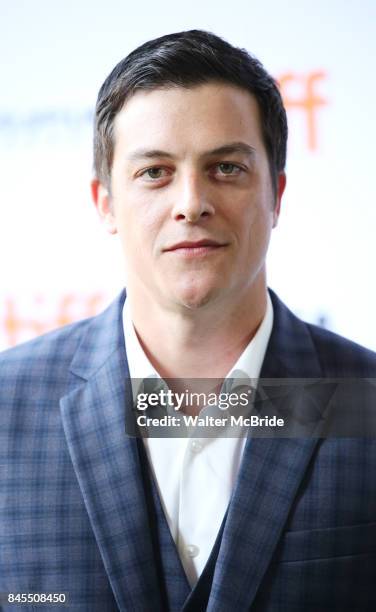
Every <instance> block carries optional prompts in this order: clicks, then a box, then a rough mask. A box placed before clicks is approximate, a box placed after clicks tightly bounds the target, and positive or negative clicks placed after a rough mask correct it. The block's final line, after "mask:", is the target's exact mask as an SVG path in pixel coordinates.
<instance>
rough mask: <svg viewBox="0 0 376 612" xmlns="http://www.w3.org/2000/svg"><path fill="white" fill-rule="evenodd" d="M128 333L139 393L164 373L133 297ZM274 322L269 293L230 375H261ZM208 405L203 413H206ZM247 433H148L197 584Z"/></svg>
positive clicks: (179, 542)
mask: <svg viewBox="0 0 376 612" xmlns="http://www.w3.org/2000/svg"><path fill="white" fill-rule="evenodd" d="M123 325H124V337H125V345H126V351H127V358H128V367H129V373H130V376H131V378H132V390H133V394H134V397H135V396H136V395H137V391H138V388H136V386H137V382H138V381H136V380H133V379H145V378H150V377H155V378H158V379H159V378H160V376H159V374H158V372H156V370H155V369H154V367H153V366H152V364H151V363H150V361H149V360H148V358H147V357H146V355H145V353H144V351H143V349H142V347H141V344H140V342H139V340H138V337H137V335H136V333H135V329H134V327H133V323H132V314H131V312H130V306H129V302H128V300H126V301H125V304H124V309H123ZM272 326H273V306H272V302H271V299H270V297H269V294H268V295H267V307H266V313H265V316H264V319H263V321H262V323H261V325H260V326H259V328H258V330H257V332H256V334H255V336H254V337H253V338H252V340H251V341H250V343H249V344H248V346H247V347H246V348H245V350H244V351H243V353H242V354H241V355H240V357H239V359H238V361H237V362H236V364H235V365H234V367H233V368H231V370H230V372H229V373H228V374H227V376H226V378H232V377H238V376H239V371H240V373H243V377H244V375H246V376H247V377H249V378H251V379H255V378H258V377H259V375H260V371H261V366H262V362H263V360H264V356H265V352H266V347H267V344H268V341H269V337H270V333H271V330H272ZM205 410H206V408H203V409H202V410H201V412H200V416H202V415H203V414H204V413H205ZM245 442H246V437H233V438H231V437H222V436H221V437H216V438H213V437H212V438H198V437H195V435H194V433H193V435H191V436H190V437H189V438H152V437H150V438H144V443H145V448H146V453H147V456H148V459H149V461H150V465H151V468H152V472H153V475H154V478H155V481H156V484H157V488H158V492H159V496H160V499H161V503H162V507H163V510H164V513H165V516H166V519H167V522H168V525H169V528H170V531H171V534H172V537H173V539H174V542H175V544H176V547H177V550H178V552H179V556H180V559H181V561H182V565H183V567H184V570H185V572H186V574H187V577H188V580H189V582H190V584H191V586H193V585H194V584H195V583H196V582H197V579H198V577H199V576H200V574H201V572H202V570H203V569H204V567H205V564H206V562H207V560H208V558H209V555H210V552H211V550H212V548H213V546H214V542H215V539H216V537H217V534H218V532H219V529H220V527H221V523H222V520H223V518H224V515H225V513H226V510H227V506H228V504H229V501H230V498H231V494H232V491H233V488H234V485H235V482H236V478H237V475H238V472H239V467H240V463H241V459H242V454H243V450H244V446H245Z"/></svg>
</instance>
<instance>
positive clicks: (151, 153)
mask: <svg viewBox="0 0 376 612" xmlns="http://www.w3.org/2000/svg"><path fill="white" fill-rule="evenodd" d="M234 153H241V154H242V155H248V156H250V157H254V156H255V153H256V149H255V148H254V147H251V145H249V144H247V143H245V142H241V141H239V142H230V143H228V144H224V145H222V146H220V147H216V148H215V149H211V150H210V151H205V152H204V153H202V155H201V157H212V156H214V155H232V154H234ZM160 157H167V158H169V159H173V158H175V155H173V154H172V153H169V152H168V151H162V150H160V149H136V151H133V152H132V153H130V154H129V155H128V156H127V159H129V160H130V161H137V160H140V159H155V158H160Z"/></svg>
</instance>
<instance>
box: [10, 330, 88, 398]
mask: <svg viewBox="0 0 376 612" xmlns="http://www.w3.org/2000/svg"><path fill="white" fill-rule="evenodd" d="M91 321H92V318H90V319H84V320H82V321H79V322H77V323H71V324H70V325H66V326H64V327H62V328H60V329H56V330H53V331H51V332H48V333H46V334H43V335H42V336H39V337H38V338H35V339H33V340H29V341H28V342H24V343H22V344H19V345H17V346H15V347H13V348H10V349H7V350H5V351H3V352H1V353H0V381H2V385H5V384H6V385H9V384H12V381H14V380H15V379H17V380H20V379H22V378H23V377H24V378H25V379H27V380H28V381H29V382H30V381H31V380H32V379H35V380H36V381H37V380H38V378H39V380H41V379H42V378H43V379H46V377H47V378H48V377H50V378H54V373H55V374H56V373H57V371H59V372H61V371H63V370H64V369H65V370H68V368H69V364H70V362H71V360H72V357H73V355H74V353H75V351H76V349H77V346H78V344H79V342H80V340H81V338H82V336H83V334H84V333H85V330H86V329H87V327H88V326H89V325H90V322H91ZM3 388H4V387H3Z"/></svg>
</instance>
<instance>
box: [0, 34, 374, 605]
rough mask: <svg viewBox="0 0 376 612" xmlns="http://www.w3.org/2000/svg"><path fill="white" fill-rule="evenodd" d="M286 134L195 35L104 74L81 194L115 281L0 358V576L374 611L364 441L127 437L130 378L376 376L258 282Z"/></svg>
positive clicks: (236, 66)
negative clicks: (110, 258) (120, 255)
mask: <svg viewBox="0 0 376 612" xmlns="http://www.w3.org/2000/svg"><path fill="white" fill-rule="evenodd" d="M286 140H287V125H286V115H285V111H284V108H283V104H282V101H281V97H280V94H279V91H278V88H277V87H276V84H275V82H274V81H273V79H272V78H271V77H270V76H269V75H268V74H267V73H266V71H265V70H264V68H263V67H262V65H261V64H260V63H259V62H258V61H257V60H256V59H254V58H252V57H251V56H249V55H248V54H247V53H246V52H245V51H243V50H240V49H237V48H234V47H232V46H231V45H229V44H228V43H226V42H224V41H223V40H221V39H220V38H218V37H217V36H214V35H212V34H209V33H207V32H202V31H190V32H182V33H179V34H172V35H168V36H164V37H162V38H159V39H157V40H153V41H150V42H147V43H146V44H144V45H142V46H141V47H139V48H138V49H136V50H135V51H133V52H132V53H131V54H130V55H129V56H128V57H127V58H125V59H124V60H122V61H121V62H120V63H119V64H118V65H117V66H116V67H115V68H114V70H113V71H112V72H111V74H110V75H109V77H108V78H107V79H106V81H105V82H104V84H103V86H102V88H101V90H100V92H99V96H98V101H97V107H96V120H95V140H94V146H95V179H94V180H93V183H92V193H93V199H94V202H95V205H96V207H97V210H98V213H99V215H100V217H101V219H102V221H103V223H104V224H105V226H106V227H107V229H108V231H109V232H111V233H114V234H115V233H117V234H119V237H120V241H121V244H122V248H123V251H124V262H125V265H126V278H127V282H126V290H127V297H126V299H125V293H122V294H121V296H120V297H119V298H118V299H117V300H116V301H115V302H114V303H113V304H112V305H111V306H110V307H109V308H108V309H107V310H106V311H105V312H104V313H102V314H100V315H99V316H97V317H94V318H93V319H88V320H85V321H81V322H79V323H76V324H73V325H70V326H67V327H65V328H63V329H61V330H57V331H55V332H52V333H50V334H47V335H46V336H44V337H42V338H40V339H37V340H34V341H32V342H29V343H27V344H25V345H23V346H20V347H16V348H14V349H12V350H10V351H7V352H6V353H4V354H3V356H2V359H1V393H2V396H1V413H0V414H1V430H0V432H1V433H0V435H1V450H0V453H1V455H0V456H1V461H0V465H1V468H2V475H1V497H0V511H1V515H0V516H1V522H0V544H1V557H0V565H1V572H0V591H1V592H3V593H20V592H21V593H31V594H35V593H42V594H43V593H44V594H46V593H47V594H48V593H62V592H64V593H66V594H67V598H68V601H69V603H68V607H69V606H71V608H72V610H76V609H77V610H82V611H86V610H87V611H97V610H98V611H104V610H106V611H107V610H108V611H116V610H121V611H131V610H132V611H133V610H135V611H140V612H141V611H143V612H144V611H145V612H157V611H161V612H162V611H163V612H168V611H170V610H171V611H177V610H184V611H188V610H190V611H194V612H196V611H198V612H199V611H200V610H210V611H211V612H230V611H232V610H237V611H239V612H241V611H246V610H252V611H258V612H261V611H262V612H264V611H268V612H277V611H282V610H283V611H286V612H287V611H288V612H292V611H299V612H303V611H306V610H312V611H313V610H314V611H320V612H326V611H329V610H330V611H332V610H341V612H343V611H344V610H353V611H355V610H357V611H365V610H374V609H375V605H376V595H375V590H374V588H373V584H374V580H375V579H376V564H375V554H376V486H375V481H374V467H375V458H376V444H375V441H374V439H372V438H365V437H364V438H361V437H354V438H348V437H341V438H335V437H334V436H331V437H327V438H324V437H317V436H316V437H315V436H312V435H306V436H294V437H282V438H281V437H278V436H266V437H257V436H252V435H249V436H248V438H232V437H231V436H230V437H226V436H225V437H220V436H218V438H214V439H213V438H212V439H210V440H209V438H207V439H205V438H203V439H200V438H199V437H197V438H195V437H193V438H190V439H189V440H187V439H184V438H174V437H171V438H166V439H164V438H158V437H151V438H149V439H146V440H138V439H137V438H135V437H131V436H129V435H127V433H125V431H124V429H125V421H126V414H127V413H129V410H131V411H132V403H133V398H132V392H133V391H134V385H132V382H131V379H133V381H134V380H138V381H139V382H140V384H145V385H146V384H147V382H148V380H149V378H151V379H152V380H153V377H154V379H156V381H155V382H157V383H158V380H159V379H160V378H163V379H174V380H175V381H176V380H187V379H202V378H205V379H220V380H224V384H225V383H226V381H231V380H234V379H236V377H237V373H238V372H241V374H242V375H244V376H245V377H248V378H249V379H258V378H260V377H261V378H266V379H282V380H285V379H322V378H345V379H347V378H364V377H369V378H372V377H374V376H375V373H376V358H375V355H374V354H372V353H371V352H370V351H367V350H366V349H363V348H361V347H359V346H357V345H355V344H353V343H351V342H349V341H347V340H345V339H343V338H340V337H339V336H336V335H334V334H331V333H329V332H327V331H324V330H321V329H319V328H317V327H315V326H312V325H308V324H306V323H303V322H302V321H300V320H299V319H297V318H296V317H295V316H294V315H293V314H292V313H291V312H290V311H289V310H288V309H287V308H286V307H285V306H284V305H283V304H282V303H281V301H280V300H279V299H278V298H277V296H276V295H275V294H274V293H273V292H272V291H268V290H267V285H266V271H265V257H266V252H267V248H268V244H269V239H270V234H271V230H272V228H273V227H275V226H276V225H277V221H278V217H279V214H280V207H281V198H282V194H283V191H284V187H285V174H284V166H285V157H286ZM149 382H150V381H149ZM124 407H125V410H124ZM305 407H306V406H305V405H303V407H302V409H303V410H304V409H305ZM205 410H207V407H204V408H203V409H202V411H201V413H200V414H202V413H203V412H204V411H205ZM193 413H195V411H194V410H193ZM197 413H198V409H197V410H196V414H197ZM33 605H35V601H34V603H33V602H32V603H30V604H29V608H28V607H27V605H26V606H25V608H24V609H34V608H33V607H32V606H33ZM44 605H45V609H50V607H51V610H52V608H53V606H52V604H48V603H46V604H44ZM49 606H50V607H49ZM11 609H13V608H12V607H11V605H10V604H9V603H6V602H5V599H4V598H3V603H2V607H1V610H2V611H3V612H5V611H8V610H11ZM69 609H70V607H69Z"/></svg>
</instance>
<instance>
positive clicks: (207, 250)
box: [164, 240, 227, 258]
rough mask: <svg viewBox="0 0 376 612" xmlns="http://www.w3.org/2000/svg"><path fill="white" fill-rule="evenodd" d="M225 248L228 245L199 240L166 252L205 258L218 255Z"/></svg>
mask: <svg viewBox="0 0 376 612" xmlns="http://www.w3.org/2000/svg"><path fill="white" fill-rule="evenodd" d="M225 247H227V243H219V242H215V241H214V240H198V241H196V242H190V241H187V240H186V241H184V242H179V243H177V244H174V245H173V246H171V247H168V248H167V249H165V251H164V252H165V253H172V254H175V255H180V256H182V257H188V258H191V257H204V256H206V255H210V254H212V253H216V252H218V251H220V250H221V249H224V248H225Z"/></svg>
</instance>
